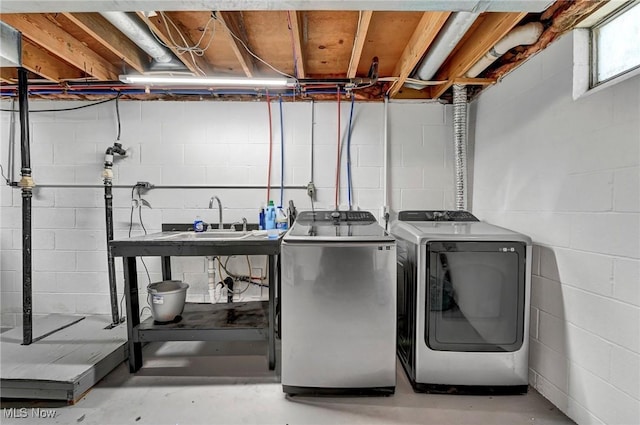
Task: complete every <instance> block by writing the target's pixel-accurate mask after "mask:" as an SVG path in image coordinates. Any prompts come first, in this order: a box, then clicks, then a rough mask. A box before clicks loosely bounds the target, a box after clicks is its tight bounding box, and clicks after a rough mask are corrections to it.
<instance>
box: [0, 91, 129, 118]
mask: <svg viewBox="0 0 640 425" xmlns="http://www.w3.org/2000/svg"><path fill="white" fill-rule="evenodd" d="M118 96H119V94H118V95H116V96H115V97H113V98H112V99H105V100H100V101H98V102H94V103H91V104H89V105H80V106H74V107H71V108H61V109H37V110H33V109H30V110H29V113H30V114H35V113H37V112H66V111H76V110H78V109H84V108H90V107H92V106H97V105H101V104H103V103H107V102H112V101H114V100H116V99H117V98H118ZM0 111H1V112H20V111H19V110H17V109H0Z"/></svg>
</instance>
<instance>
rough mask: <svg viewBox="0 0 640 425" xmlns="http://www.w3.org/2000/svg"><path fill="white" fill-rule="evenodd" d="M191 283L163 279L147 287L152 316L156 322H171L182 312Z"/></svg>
mask: <svg viewBox="0 0 640 425" xmlns="http://www.w3.org/2000/svg"><path fill="white" fill-rule="evenodd" d="M188 288H189V285H188V284H186V283H184V282H182V281H180V280H163V281H162V282H154V283H152V284H150V285H149V286H148V287H147V292H148V295H147V300H148V301H149V306H150V308H151V316H153V320H155V321H156V322H171V321H172V320H175V318H176V317H178V316H179V315H181V314H182V311H183V310H184V302H185V300H186V298H187V289H188Z"/></svg>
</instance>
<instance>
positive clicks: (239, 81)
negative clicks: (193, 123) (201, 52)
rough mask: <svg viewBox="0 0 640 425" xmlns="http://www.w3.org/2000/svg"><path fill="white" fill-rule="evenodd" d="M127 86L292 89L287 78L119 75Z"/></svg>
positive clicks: (293, 83)
mask: <svg viewBox="0 0 640 425" xmlns="http://www.w3.org/2000/svg"><path fill="white" fill-rule="evenodd" d="M120 81H122V82H123V83H127V84H140V85H149V86H154V85H158V86H224V87H293V86H295V80H292V79H287V78H240V77H192V76H184V75H120Z"/></svg>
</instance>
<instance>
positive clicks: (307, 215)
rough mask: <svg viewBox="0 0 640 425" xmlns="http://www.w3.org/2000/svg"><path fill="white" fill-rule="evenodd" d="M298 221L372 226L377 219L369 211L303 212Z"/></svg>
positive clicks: (303, 222)
mask: <svg viewBox="0 0 640 425" xmlns="http://www.w3.org/2000/svg"><path fill="white" fill-rule="evenodd" d="M296 221H298V222H300V223H302V224H311V223H315V224H319V222H324V223H335V224H339V223H344V224H347V223H348V224H356V223H358V224H371V223H375V222H376V218H375V217H374V216H373V214H371V213H370V212H369V211H303V212H301V213H300V214H298V217H297V218H296Z"/></svg>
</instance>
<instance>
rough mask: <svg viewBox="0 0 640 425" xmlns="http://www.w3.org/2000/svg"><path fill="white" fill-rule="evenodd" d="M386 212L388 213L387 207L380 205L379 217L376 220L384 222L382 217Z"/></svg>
mask: <svg viewBox="0 0 640 425" xmlns="http://www.w3.org/2000/svg"><path fill="white" fill-rule="evenodd" d="M388 213H389V207H387V206H382V207H380V217H379V218H378V221H379V222H380V223H384V222H385V220H384V218H385V216H386V215H387V214H388Z"/></svg>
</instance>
